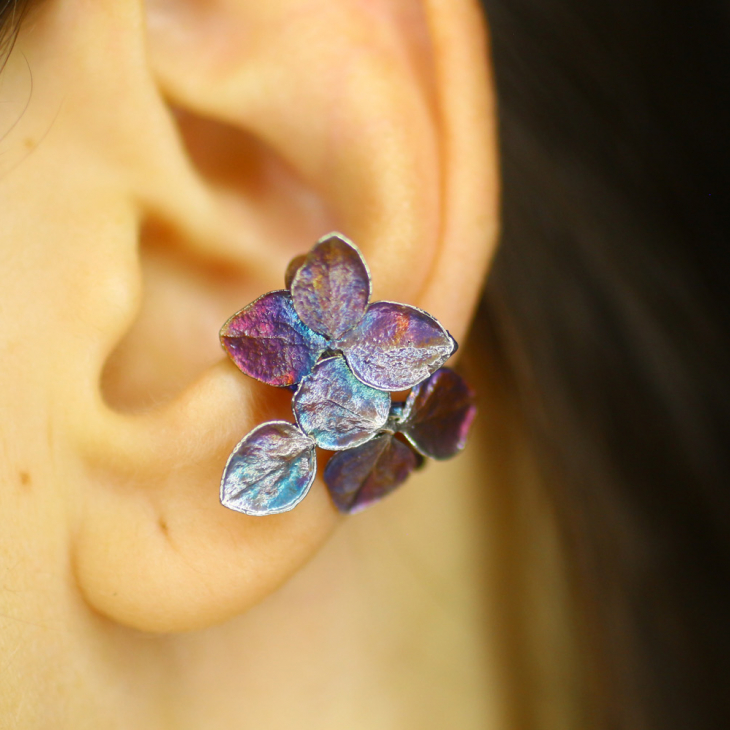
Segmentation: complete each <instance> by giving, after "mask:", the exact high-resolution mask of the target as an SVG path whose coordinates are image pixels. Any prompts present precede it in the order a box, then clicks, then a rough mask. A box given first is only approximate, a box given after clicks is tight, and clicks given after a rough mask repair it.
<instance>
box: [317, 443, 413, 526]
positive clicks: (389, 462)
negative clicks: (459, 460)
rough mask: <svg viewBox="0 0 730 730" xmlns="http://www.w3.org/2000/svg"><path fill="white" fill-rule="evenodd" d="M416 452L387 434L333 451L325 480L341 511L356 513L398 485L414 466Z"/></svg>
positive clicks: (325, 472)
mask: <svg viewBox="0 0 730 730" xmlns="http://www.w3.org/2000/svg"><path fill="white" fill-rule="evenodd" d="M416 463H417V459H416V454H415V453H414V452H413V451H411V449H410V448H409V447H408V446H406V445H405V444H404V443H402V442H401V441H398V439H395V438H393V436H391V435H390V434H388V433H384V434H380V435H379V436H376V437H375V438H374V439H372V440H371V441H368V442H367V443H365V444H363V445H362V446H358V447H357V448H354V449H349V450H348V451H341V452H340V453H338V454H335V455H334V456H333V457H332V458H331V459H330V460H329V462H328V463H327V466H326V468H325V470H324V481H325V484H326V485H327V488H328V489H329V491H330V494H331V495H332V500H333V501H334V503H335V505H336V507H337V509H339V510H340V512H347V513H350V514H351V513H353V512H359V511H360V510H361V509H364V508H365V507H367V506H368V505H370V504H372V503H373V502H377V501H378V500H379V499H382V498H383V497H384V496H385V495H386V494H389V493H390V492H392V491H393V490H394V489H395V488H396V487H398V486H400V485H401V484H402V483H403V482H404V481H405V480H406V478H407V477H408V475H409V474H410V473H411V472H412V471H413V470H414V469H415V468H416Z"/></svg>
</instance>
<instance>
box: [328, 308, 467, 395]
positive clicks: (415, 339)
mask: <svg viewBox="0 0 730 730" xmlns="http://www.w3.org/2000/svg"><path fill="white" fill-rule="evenodd" d="M335 346H336V347H337V348H338V349H341V350H342V351H343V352H344V353H345V357H346V358H347V363H348V365H349V366H350V368H351V369H352V372H353V373H354V374H355V375H356V376H357V377H358V378H359V379H360V380H362V381H363V383H366V384H367V385H370V386H372V387H373V388H379V389H381V390H406V389H407V388H412V387H413V386H414V385H416V384H417V383H420V382H421V381H422V380H425V379H426V378H427V377H428V376H429V375H430V374H431V373H433V372H434V371H435V370H437V369H438V368H440V367H441V366H442V365H443V364H444V363H445V362H446V360H448V359H449V357H451V355H452V354H453V353H454V352H455V351H456V341H455V340H454V338H453V337H452V336H451V335H450V334H449V333H448V332H447V331H446V330H445V329H444V328H443V327H442V326H441V324H440V323H439V321H438V320H437V319H435V318H434V317H432V316H431V315H430V314H428V313H427V312H424V311H423V310H421V309H418V308H417V307H412V306H410V305H408V304H398V303H396V302H376V303H375V304H371V305H370V307H369V308H368V311H367V313H366V314H365V317H364V318H363V320H362V322H360V324H359V325H358V326H357V327H355V329H353V330H351V331H350V332H348V333H347V334H346V335H345V336H344V337H343V338H342V339H341V340H339V342H337V343H335Z"/></svg>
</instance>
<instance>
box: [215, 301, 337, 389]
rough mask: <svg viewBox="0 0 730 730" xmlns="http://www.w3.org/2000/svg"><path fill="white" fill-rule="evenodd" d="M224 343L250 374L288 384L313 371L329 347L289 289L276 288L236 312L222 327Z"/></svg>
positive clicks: (235, 361) (262, 379)
mask: <svg viewBox="0 0 730 730" xmlns="http://www.w3.org/2000/svg"><path fill="white" fill-rule="evenodd" d="M221 344H222V345H223V347H224V348H225V350H226V352H227V353H228V354H229V355H230V357H231V359H232V360H233V362H234V363H236V365H237V366H238V367H239V368H240V369H241V370H243V372H244V373H246V375H250V376H251V377H252V378H256V380H260V381H262V382H263V383H267V384H268V385H278V386H282V387H283V386H288V385H295V384H296V383H298V382H299V381H300V380H301V379H302V378H303V377H304V376H305V375H306V374H307V373H309V372H310V371H311V370H312V368H313V367H314V364H315V363H316V362H317V360H318V359H319V356H320V355H321V354H322V352H323V351H324V349H325V347H326V346H327V342H326V340H325V339H324V338H323V337H322V336H321V335H318V334H317V333H316V332H312V330H310V329H309V327H307V326H306V325H305V324H304V323H303V322H302V321H301V320H300V319H299V317H298V316H297V313H296V311H294V305H293V303H292V299H291V295H290V294H289V292H288V291H284V290H280V291H272V292H269V293H268V294H264V295H263V296H262V297H259V298H258V299H257V300H256V301H255V302H252V303H251V304H249V305H248V306H247V307H246V308H245V309H242V310H241V311H240V312H237V313H236V314H234V315H233V316H232V317H231V318H230V319H229V320H228V321H227V322H226V323H225V324H224V325H223V329H221Z"/></svg>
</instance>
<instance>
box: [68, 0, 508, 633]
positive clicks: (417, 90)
mask: <svg viewBox="0 0 730 730" xmlns="http://www.w3.org/2000/svg"><path fill="white" fill-rule="evenodd" d="M306 5H307V9H306V12H305V10H304V7H303V6H304V3H300V2H297V0H287V1H284V0H281V2H275V3H260V2H253V1H251V2H245V1H242V2H239V3H229V4H226V5H223V4H221V5H220V6H218V5H209V4H207V3H202V2H201V3H197V2H192V1H191V2H185V3H183V2H181V3H179V4H178V3H175V2H173V3H159V4H155V3H151V17H150V23H149V33H150V39H149V47H150V57H151V66H152V68H151V78H152V79H153V80H154V83H155V84H156V85H157V90H158V93H159V98H160V99H161V100H164V101H165V102H169V103H171V104H172V105H174V107H176V108H177V109H178V112H177V121H178V124H179V128H178V133H179V134H180V136H181V139H182V141H183V142H184V143H186V144H181V145H180V150H181V153H182V154H186V155H188V156H189V157H188V162H189V164H191V165H192V166H194V167H196V169H197V173H196V174H197V175H198V176H199V180H200V184H201V185H203V186H205V187H206V189H207V191H208V193H209V194H210V195H211V197H212V198H214V199H216V198H218V199H219V200H220V201H222V205H224V207H225V206H226V205H229V204H230V203H231V201H232V197H231V196H233V198H234V201H233V202H234V203H235V196H238V200H239V202H240V206H241V207H242V209H247V210H258V211H259V213H260V215H261V217H260V218H258V219H257V218H256V217H255V216H254V217H251V216H249V217H243V218H241V217H239V218H237V217H236V216H235V215H233V216H231V217H230V218H228V219H227V220H228V221H229V222H230V224H231V225H234V224H237V225H240V226H242V227H243V228H244V229H246V226H250V227H249V228H248V229H247V230H246V235H247V237H248V238H249V240H255V239H256V237H257V236H261V235H262V231H266V230H268V231H276V230H279V232H280V235H279V237H278V238H276V239H274V240H272V242H271V243H272V249H271V251H270V252H269V251H267V252H265V253H266V254H267V255H269V254H270V257H271V258H272V259H276V266H277V268H278V270H279V271H280V273H279V276H283V266H282V263H283V261H284V260H285V259H284V256H285V254H286V255H293V254H294V253H298V252H302V251H304V250H306V249H308V248H309V247H310V246H311V245H312V244H313V243H314V240H316V238H318V237H319V236H320V235H321V234H323V233H325V232H326V230H319V231H314V230H313V229H314V228H315V227H316V226H317V225H320V224H321V223H323V222H324V221H327V223H328V226H327V227H328V228H330V227H335V226H336V227H337V228H340V229H341V230H343V231H344V232H345V233H346V234H347V235H348V236H349V237H351V238H352V239H353V240H355V241H356V242H357V243H358V244H359V245H360V246H361V248H362V249H363V251H364V253H365V255H366V258H367V260H368V263H369V264H370V267H371V269H372V272H373V281H374V292H373V299H375V300H377V299H396V300H398V301H403V302H408V303H411V304H414V305H417V306H420V307H423V308H424V309H427V310H429V311H431V312H432V313H433V314H435V315H436V316H437V317H439V318H440V319H442V320H443V321H444V324H445V325H446V326H447V327H448V328H449V329H450V330H451V331H453V332H454V334H455V335H456V336H457V338H460V337H461V336H463V334H464V333H465V331H466V328H467V326H468V320H469V317H470V315H471V311H472V308H473V306H474V304H475V302H476V299H477V297H478V293H479V290H480V285H481V281H482V279H483V276H484V273H485V270H486V266H487V262H488V259H489V255H490V253H491V250H492V247H493V244H494V235H495V231H496V192H495V191H496V183H495V177H496V173H495V158H494V152H493V150H494V139H493V136H492V127H491V117H490V115H491V101H490V93H491V90H490V86H489V83H488V78H487V76H486V72H485V71H484V70H483V69H484V68H485V67H486V64H487V61H486V57H485V56H484V55H483V54H484V53H485V49H484V46H483V36H482V30H481V19H480V18H479V16H478V14H477V13H476V9H475V7H474V6H473V5H472V3H471V2H466V1H465V2H462V1H461V0H458V1H452V0H449V2H448V3H435V2H434V3H426V4H424V5H423V6H422V5H421V4H420V3H417V2H413V3H412V9H411V10H410V11H409V13H407V14H406V15H407V17H408V21H409V22H403V21H404V17H403V13H402V12H400V11H398V12H394V11H393V9H392V8H390V4H389V3H383V4H382V7H380V6H377V4H376V6H374V7H370V8H368V9H363V8H362V7H361V3H355V2H352V3H350V2H349V1H346V2H341V3H335V4H332V3H327V2H324V3H322V5H321V7H319V8H315V10H312V7H311V3H307V4H306ZM394 5H397V4H394ZM177 13H180V15H177ZM200 13H203V14H204V16H205V18H206V20H205V22H201V19H200ZM216 14H220V15H216ZM223 16H225V17H223ZM295 21H296V22H295ZM221 32H222V33H224V35H225V38H223V39H221V38H220V37H219V36H218V35H217V34H218V33H221ZM424 38H426V39H430V40H429V41H428V42H424ZM242 39H243V40H245V42H242ZM455 46H458V48H456V47H455ZM424 49H426V50H424ZM453 87H456V89H454V88H453ZM462 97H463V98H462ZM222 133H225V135H227V137H226V138H227V139H229V140H235V138H236V135H244V136H245V140H246V142H245V144H243V143H242V145H243V146H242V147H241V149H244V150H245V149H247V150H249V151H250V152H251V153H252V154H254V155H256V154H261V155H264V153H265V156H268V157H266V159H273V157H271V156H274V157H275V159H276V163H275V165H274V167H276V166H279V167H277V168H276V170H278V172H277V171H276V170H274V172H273V173H272V172H271V171H272V169H273V168H272V167H271V166H270V165H268V164H267V163H265V164H262V165H258V166H257V165H254V166H249V167H246V165H245V164H243V163H242V165H241V169H240V170H232V169H230V168H226V160H225V159H213V158H215V157H216V156H218V155H220V156H223V157H225V150H224V148H223V146H221V144H220V136H219V135H221V134H222ZM194 150H195V151H194ZM242 154H243V153H242ZM211 155H212V157H211ZM245 157H246V155H245V154H243V156H242V157H241V158H239V160H242V159H244V158H245ZM261 159H264V157H261ZM223 168H226V169H225V174H226V175H232V179H235V176H236V174H238V175H239V179H240V183H238V184H237V185H236V186H235V188H233V189H232V188H231V186H228V185H223V184H222V183H221V175H220V174H219V173H220V171H221V170H222V169H223ZM262 170H263V172H262ZM266 170H268V171H269V172H270V173H271V177H267V174H268V173H267V172H266ZM283 171H285V174H284V172H283ZM247 176H248V177H247ZM257 176H260V179H258V180H257V179H256V178H257ZM224 177H225V175H224ZM286 180H288V181H289V183H291V181H295V187H294V188H293V187H289V188H287V187H286V185H284V186H283V190H282V189H281V186H282V184H283V181H286ZM289 183H287V185H288V184H289ZM293 184H294V183H292V185H293ZM294 189H296V190H297V191H298V194H300V195H305V192H304V191H306V195H309V196H310V198H309V200H310V202H311V201H316V202H314V203H312V205H314V208H313V210H314V212H313V213H312V214H311V215H310V216H309V217H308V216H307V215H305V214H302V216H299V217H298V218H297V217H296V216H292V221H291V226H289V227H287V225H281V224H280V223H275V224H269V223H267V222H266V221H267V218H266V216H272V215H273V216H274V217H276V215H278V214H279V213H277V211H279V212H280V209H278V208H277V207H276V206H271V207H267V205H262V206H260V207H259V208H256V205H255V203H256V200H255V198H256V196H255V191H258V192H259V193H261V192H262V191H264V194H265V196H271V199H273V198H274V197H275V196H276V195H285V194H286V192H287V190H288V191H289V192H291V191H292V190H294ZM160 196H161V197H164V195H163V194H162V193H160ZM141 199H143V200H144V196H141ZM267 199H268V198H267ZM252 201H253V202H252ZM258 202H259V203H261V199H259V201H258ZM305 202H306V201H305ZM173 209H174V206H171V210H173ZM303 209H306V204H304V207H303ZM261 211H263V213H261ZM310 212H311V211H310ZM329 224H331V225H329ZM277 225H278V226H279V228H278V229H277ZM267 226H268V228H267ZM267 245H268V242H267V241H264V240H262V243H261V246H262V247H264V246H267ZM297 249H298V250H297ZM169 251H171V252H172V253H171V254H170V256H171V258H172V259H174V258H175V256H177V255H178V254H176V251H177V252H179V255H180V257H181V258H184V257H186V256H189V251H187V252H186V243H185V242H184V241H178V242H173V245H172V246H171V247H170V249H169ZM236 266H238V267H242V271H243V273H244V276H245V274H246V272H247V267H246V261H245V258H243V259H241V260H239V261H237V262H236ZM272 268H273V267H272ZM254 270H255V267H254V266H253V265H252V266H251V268H250V270H249V271H254ZM160 281H161V279H155V278H151V279H149V280H148V281H147V284H146V285H147V289H148V290H147V291H146V292H145V293H144V296H150V294H151V291H150V289H151V288H152V289H154V287H155V286H156V285H157V283H159V282H160ZM254 283H255V284H256V285H258V287H259V289H258V291H257V292H255V293H254V294H253V296H249V297H248V299H247V300H244V301H241V302H239V303H238V304H237V306H236V307H235V309H238V308H240V307H242V306H243V305H245V304H247V303H248V300H250V299H253V298H254V297H255V296H256V295H257V294H263V293H265V292H266V291H268V290H271V289H275V288H279V287H280V286H281V283H279V282H275V281H271V280H269V279H267V277H266V276H265V275H259V276H255V277H252V276H249V277H248V279H247V285H248V286H253V284H254ZM180 296H181V297H184V296H186V295H185V290H184V288H183V289H181V290H180ZM211 296H213V297H214V296H216V294H215V292H212V293H211ZM143 312H144V307H143ZM159 314H160V309H159V307H158V308H156V311H155V316H156V317H158V316H159ZM227 314H233V311H229V312H228V313H227ZM170 316H174V312H172V311H171V312H170ZM223 319H224V318H221V322H219V323H218V324H219V325H222V324H223ZM135 327H139V321H138V322H137V324H136V325H135ZM133 330H134V328H133ZM139 331H140V332H141V333H142V334H140V335H139V336H137V337H136V338H134V337H133V338H132V339H131V340H130V341H132V342H133V346H131V347H129V348H128V349H127V351H126V355H125V362H126V363H128V364H131V365H133V364H134V362H135V361H139V359H143V358H145V357H146V352H147V351H148V350H147V346H146V345H145V343H146V342H148V341H149V339H148V338H154V336H155V334H154V330H153V329H152V328H147V329H145V328H144V327H142V328H141V329H140V330H139ZM211 334H212V335H213V336H215V334H216V333H215V332H212V333H211ZM270 391H273V389H267V390H266V391H265V392H264V391H262V390H260V389H259V387H258V386H257V385H256V384H254V383H253V382H252V381H249V380H247V379H246V378H245V377H244V376H242V375H241V374H240V373H238V372H237V371H235V370H234V368H233V367H232V365H231V364H230V363H229V362H227V361H224V362H220V363H219V364H217V365H214V366H212V367H210V368H208V369H207V370H206V371H205V372H203V373H202V374H201V375H200V377H199V378H198V379H197V380H196V381H195V382H194V383H192V384H191V385H188V386H187V387H186V388H185V389H184V390H183V391H182V392H181V393H179V394H178V395H177V396H176V397H175V398H174V399H172V400H171V401H170V402H168V403H165V404H162V405H158V406H156V407H153V408H150V409H148V410H147V411H145V412H143V413H120V412H118V411H117V410H116V409H114V408H110V407H109V406H108V405H106V404H105V403H104V402H103V401H102V400H101V399H99V400H98V402H97V403H96V404H95V406H94V409H93V410H92V412H88V411H84V412H83V413H81V412H79V413H78V414H77V416H76V417H74V416H70V418H71V419H72V423H71V431H72V433H73V435H74V438H75V442H76V444H77V446H78V449H79V454H80V456H81V463H82V467H81V468H82V471H83V473H85V474H86V475H87V479H86V488H85V490H84V493H83V495H82V496H78V499H79V501H80V502H81V505H75V508H74V509H73V511H72V514H73V515H74V520H75V522H74V529H73V535H74V538H73V539H74V549H73V552H74V569H75V575H76V579H77V582H78V585H79V587H80V589H81V591H82V593H83V595H84V596H85V598H86V600H87V601H88V603H89V604H90V605H91V606H92V607H93V608H94V609H95V610H97V611H99V612H100V613H102V614H104V615H106V616H108V617H110V618H112V619H114V620H116V621H118V622H120V623H123V624H126V625H129V626H133V627H135V628H138V629H142V630H146V631H163V632H165V631H181V630H188V629H193V628H199V627H203V626H206V625H210V624H212V623H215V622H218V621H222V620H225V619H226V618H228V617H230V616H232V615H235V614H236V613H238V612H241V611H243V610H245V609H246V608H248V607H249V606H251V605H253V604H254V603H255V602H257V601H259V600H261V599H262V598H263V597H265V596H266V595H267V594H268V593H269V592H271V591H272V590H274V589H275V588H276V587H277V586H278V585H279V584H280V583H281V582H282V581H284V580H286V578H287V577H289V576H290V575H291V574H292V573H293V572H294V571H296V570H297V569H298V568H299V567H300V566H301V565H302V564H303V563H304V562H305V561H306V560H307V559H309V557H311V555H313V554H314V552H315V551H316V549H317V548H318V547H319V545H321V543H322V542H323V541H324V540H325V539H326V538H327V536H328V535H329V534H330V532H331V531H332V530H333V529H334V527H335V525H336V524H337V520H338V518H337V516H336V512H335V510H334V509H333V507H332V504H331V501H330V499H329V497H328V496H327V494H326V491H325V489H324V487H323V486H322V485H321V483H319V482H317V483H316V484H315V486H314V487H313V489H312V490H311V492H310V494H309V495H308V496H307V497H306V499H305V500H304V501H303V502H302V503H301V504H300V505H299V506H298V507H297V508H296V510H295V511H293V512H288V513H286V514H281V515H274V516H269V517H250V516H245V515H240V514H236V513H233V512H230V511H228V510H226V509H224V508H222V507H221V506H220V504H219V502H218V483H219V481H220V477H221V472H222V469H223V466H224V464H225V463H226V459H227V456H228V453H229V452H230V450H231V448H232V447H233V445H234V444H235V443H236V442H237V441H238V440H239V439H240V438H241V437H242V436H243V435H244V434H245V433H246V432H248V431H250V430H251V429H252V428H253V427H254V426H255V425H256V424H257V423H259V422H261V421H263V420H268V419H270V418H272V417H284V418H287V414H286V410H285V408H286V406H285V404H284V402H283V400H281V399H278V400H277V398H276V396H272V393H271V392H270ZM74 418H75V420H73V419H74ZM289 419H290V416H289Z"/></svg>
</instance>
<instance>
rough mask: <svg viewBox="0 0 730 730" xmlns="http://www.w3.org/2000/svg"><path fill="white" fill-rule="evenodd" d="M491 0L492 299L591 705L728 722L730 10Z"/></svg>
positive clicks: (621, 720) (626, 724) (617, 724)
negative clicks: (550, 506)
mask: <svg viewBox="0 0 730 730" xmlns="http://www.w3.org/2000/svg"><path fill="white" fill-rule="evenodd" d="M483 4H484V7H485V9H486V11H487V16H488V20H489V25H490V30H491V36H492V43H493V59H494V68H495V73H496V82H497V90H498V102H499V122H500V135H501V159H502V176H503V185H504V198H503V209H502V216H503V235H502V240H501V245H500V249H499V252H498V255H497V258H496V261H495V265H494V269H493V272H492V274H491V276H490V278H489V281H488V284H487V289H486V292H485V299H484V305H483V308H482V316H484V317H486V318H487V319H488V320H489V322H490V323H491V327H492V329H493V331H494V332H495V333H496V348H497V351H498V354H499V357H500V359H501V361H502V362H503V363H504V368H505V369H506V370H507V371H508V372H509V373H510V377H511V380H512V382H513V383H514V387H515V390H516V393H517V395H518V399H519V403H520V407H521V410H522V412H523V415H524V418H525V420H526V421H527V422H528V424H529V427H530V430H531V434H532V436H533V442H534V444H535V445H536V448H537V450H538V451H539V453H540V456H541V457H542V458H543V463H544V464H545V467H546V469H545V473H546V479H545V481H546V485H547V487H548V489H549V490H550V494H551V497H552V499H553V502H554V504H555V506H556V510H557V514H558V516H559V521H560V525H561V528H562V531H563V535H564V537H565V545H566V554H567V557H568V561H569V564H570V568H571V570H572V575H573V578H574V586H575V589H576V594H577V606H578V607H579V612H580V614H581V616H582V619H583V621H582V626H583V628H584V640H585V643H584V647H585V648H586V649H587V650H588V655H587V661H588V662H589V664H590V665H591V666H592V669H593V676H594V678H595V677H599V678H600V684H599V685H598V686H599V688H600V690H601V691H600V694H595V695H594V697H593V700H594V705H595V707H596V711H595V715H594V717H593V718H592V719H591V721H590V723H591V725H592V726H598V727H602V728H626V729H627V730H628V729H629V728H630V729H631V730H643V729H645V728H652V729H653V728H657V729H658V728H662V730H671V728H682V729H683V730H686V728H693V730H697V729H699V728H719V727H724V726H726V725H727V724H728V722H730V629H729V628H728V623H729V622H730V529H729V528H730V440H729V439H728V435H729V434H730V346H729V344H730V343H729V342H728V340H729V339H730V316H729V315H730V280H729V279H728V259H729V258H730V249H729V248H728V246H729V244H730V207H729V206H728V192H730V191H729V189H728V188H729V186H728V182H729V176H730V134H729V132H728V130H730V25H729V24H730V13H728V9H727V5H726V4H725V3H723V2H718V1H717V0H695V1H694V2H690V3H672V2H660V0H631V2H621V1H620V0H619V1H618V2H598V1H597V0H508V1H507V0H483ZM557 661H559V659H558V660H557ZM594 686H595V684H594Z"/></svg>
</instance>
